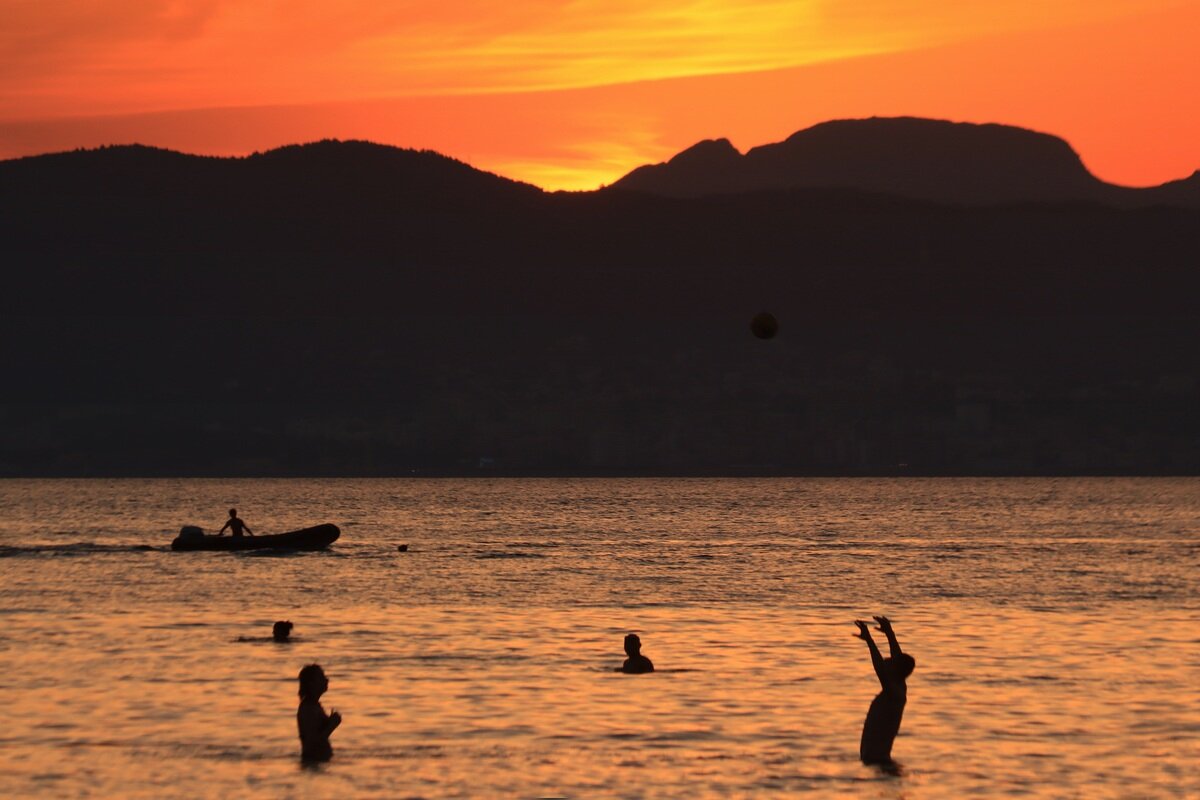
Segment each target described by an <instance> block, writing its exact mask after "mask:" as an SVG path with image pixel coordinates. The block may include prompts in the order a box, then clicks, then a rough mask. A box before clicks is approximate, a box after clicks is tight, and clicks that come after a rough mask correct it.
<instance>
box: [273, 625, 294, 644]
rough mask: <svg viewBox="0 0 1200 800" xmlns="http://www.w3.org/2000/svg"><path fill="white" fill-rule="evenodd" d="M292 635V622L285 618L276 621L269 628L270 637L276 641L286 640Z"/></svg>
mask: <svg viewBox="0 0 1200 800" xmlns="http://www.w3.org/2000/svg"><path fill="white" fill-rule="evenodd" d="M291 635H292V623H290V622H288V621H286V620H280V621H279V622H276V623H275V625H274V626H272V628H271V638H273V639H274V640H275V641H277V642H286V641H287V640H288V637H289V636H291Z"/></svg>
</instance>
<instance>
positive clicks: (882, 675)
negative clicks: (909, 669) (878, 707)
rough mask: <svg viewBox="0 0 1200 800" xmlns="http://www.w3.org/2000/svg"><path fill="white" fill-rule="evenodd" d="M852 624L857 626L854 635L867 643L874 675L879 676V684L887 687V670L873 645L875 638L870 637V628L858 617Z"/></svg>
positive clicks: (877, 649)
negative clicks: (856, 631)
mask: <svg viewBox="0 0 1200 800" xmlns="http://www.w3.org/2000/svg"><path fill="white" fill-rule="evenodd" d="M854 624H855V625H857V626H858V633H856V634H854V635H855V636H857V637H858V638H860V639H862V640H863V641H864V642H866V643H867V649H869V650H870V651H871V666H873V667H875V676H876V677H877V678H879V683H880V685H881V686H883V688H884V689H887V688H888V681H887V671H886V670H885V669H884V668H883V656H882V655H881V654H880V652H879V648H878V647H876V646H875V640H874V639H873V638H871V629H870V628H868V627H867V623H865V622H863V621H862V620H860V619H856V620H854Z"/></svg>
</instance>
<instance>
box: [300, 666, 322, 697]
mask: <svg viewBox="0 0 1200 800" xmlns="http://www.w3.org/2000/svg"><path fill="white" fill-rule="evenodd" d="M328 688H329V679H328V678H326V677H325V670H323V669H321V665H320V664H309V665H308V666H306V667H304V668H303V669H301V670H300V698H301V699H302V700H316V699H317V698H318V697H320V696H321V695H323V694H325V690H326V689H328Z"/></svg>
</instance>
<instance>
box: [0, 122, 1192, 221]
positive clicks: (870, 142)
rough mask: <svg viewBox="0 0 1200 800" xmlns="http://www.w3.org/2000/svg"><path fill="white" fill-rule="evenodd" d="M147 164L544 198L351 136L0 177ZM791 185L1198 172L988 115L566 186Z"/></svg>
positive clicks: (3, 171) (1097, 185)
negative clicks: (1148, 162) (1111, 153)
mask: <svg viewBox="0 0 1200 800" xmlns="http://www.w3.org/2000/svg"><path fill="white" fill-rule="evenodd" d="M152 162H153V163H154V164H156V165H158V166H160V167H162V168H163V169H166V170H176V171H177V172H178V173H179V174H180V175H181V176H186V175H188V174H190V173H192V172H195V170H196V168H198V167H199V166H200V165H210V166H211V165H214V164H219V165H221V166H220V167H218V169H221V168H228V169H238V168H242V169H244V170H248V171H250V172H255V171H257V172H258V173H259V174H260V175H261V176H262V177H263V178H264V179H270V180H275V181H279V180H280V179H281V177H284V176H281V175H280V174H279V173H280V171H285V169H284V168H285V167H291V168H293V170H300V169H303V170H304V171H307V173H308V175H309V177H313V178H320V179H322V180H324V181H327V182H344V181H345V180H346V179H347V178H348V177H351V176H350V175H348V174H347V170H350V171H351V172H353V173H354V174H353V177H355V178H356V179H357V180H358V181H360V182H362V183H364V184H366V185H369V186H373V187H375V188H376V189H377V190H378V191H386V189H387V183H388V182H389V181H400V182H401V184H402V185H403V186H407V187H409V188H410V189H413V190H415V189H418V188H420V189H423V190H424V191H427V192H431V193H433V194H434V195H437V196H448V195H451V194H454V193H459V192H461V193H465V194H467V195H472V194H475V193H476V192H479V191H482V192H484V193H485V194H486V195H489V196H493V195H496V194H499V195H503V194H509V193H511V194H512V196H514V197H516V196H523V197H524V198H526V199H528V198H530V197H535V196H538V195H549V194H556V192H548V191H546V190H543V189H541V188H539V187H537V186H534V185H532V184H529V183H526V182H523V181H518V180H514V179H511V178H507V177H504V176H502V175H498V174H496V173H493V172H489V171H487V170H481V169H479V168H477V167H474V166H472V165H470V164H468V163H466V162H463V161H461V160H459V159H455V158H453V157H450V156H446V155H443V154H441V153H438V152H436V151H433V150H417V149H410V148H402V147H395V146H392V145H384V144H378V143H374V142H368V141H362V140H353V139H351V140H337V139H323V140H319V141H315V142H309V143H304V144H291V145H284V146H282V147H278V148H273V149H270V150H266V151H262V152H255V153H252V154H249V155H244V156H203V155H193V154H188V153H182V152H179V151H175V150H169V149H165V148H157V147H151V146H147V145H140V144H129V145H107V146H104V147H101V148H95V149H79V150H72V151H64V152H60V153H46V154H41V155H35V156H23V157H21V158H16V159H8V160H4V161H0V177H5V176H7V177H10V178H14V177H17V176H19V175H21V174H27V173H29V172H30V171H36V172H39V173H40V174H39V175H38V178H39V180H54V174H55V173H58V174H62V175H65V174H66V173H70V172H72V171H82V172H83V173H85V175H84V176H83V177H94V178H101V179H102V178H115V177H116V176H117V175H118V174H120V171H121V170H122V169H123V168H124V169H136V168H142V169H145V168H146V167H147V166H149V165H150V164H151V163H152ZM47 173H49V175H48V174H47ZM301 174H302V173H301V172H299V171H298V172H297V175H298V176H299V175H301ZM76 177H80V176H79V175H77V176H76ZM295 180H296V181H297V182H299V183H303V182H304V181H303V179H302V178H300V177H295ZM791 189H805V190H807V189H842V190H851V191H857V192H863V193H866V194H873V195H880V194H882V195H894V196H897V197H903V198H908V199H913V200H926V201H933V202H939V203H947V204H952V205H954V204H966V205H1003V204H1010V203H1025V202H1033V203H1061V202H1084V203H1101V204H1104V205H1112V206H1121V207H1131V206H1148V205H1169V206H1180V207H1186V208H1200V169H1198V170H1196V171H1194V172H1193V173H1192V175H1190V176H1187V177H1183V178H1179V179H1177V180H1173V181H1167V182H1166V183H1163V184H1161V185H1158V186H1151V187H1143V188H1134V187H1126V186H1119V185H1116V184H1110V183H1106V182H1104V181H1102V180H1100V179H1099V178H1097V177H1095V176H1094V175H1093V174H1092V173H1091V172H1090V171H1089V170H1088V169H1087V167H1086V166H1085V165H1084V163H1083V161H1082V159H1081V158H1080V156H1079V155H1078V154H1077V153H1076V152H1075V151H1074V150H1073V149H1072V147H1071V146H1070V144H1069V143H1068V142H1066V141H1065V140H1063V139H1061V138H1060V137H1057V136H1053V135H1051V134H1045V133H1039V132H1036V131H1032V130H1028V129H1025V128H1020V127H1016V126H1010V125H1003V124H998V123H986V124H975V123H964V122H950V121H945V120H931V119H923V118H918V117H872V118H869V119H846V120H830V121H827V122H822V123H819V124H817V125H814V126H812V127H809V128H805V129H802V130H799V131H796V132H795V133H792V134H791V135H790V136H788V137H787V138H786V139H784V140H783V141H780V142H772V143H767V144H762V145H757V146H755V147H752V148H750V149H748V150H747V151H746V152H745V153H742V152H740V151H739V150H737V148H736V147H734V145H733V144H732V143H731V142H730V141H729V140H728V139H726V138H715V139H705V140H702V141H700V142H697V143H696V144H694V145H692V146H690V147H688V148H685V149H684V150H682V151H680V152H679V153H676V154H675V155H674V156H672V157H671V158H670V159H668V160H667V161H665V162H661V163H659V164H646V165H642V166H640V167H637V168H635V169H633V170H632V171H630V172H629V173H628V174H626V175H624V176H623V177H621V178H620V179H618V180H616V181H614V182H613V183H612V184H609V185H608V186H604V187H601V188H599V189H596V190H593V191H592V192H569V193H568V194H576V195H588V194H594V193H611V192H620V191H635V192H641V193H644V194H649V195H655V196H661V197H670V198H699V197H710V196H717V195H726V194H746V193H755V192H762V191H778V190H791Z"/></svg>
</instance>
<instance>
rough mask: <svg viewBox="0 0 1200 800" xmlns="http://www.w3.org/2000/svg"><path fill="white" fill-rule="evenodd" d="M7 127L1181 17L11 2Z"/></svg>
mask: <svg viewBox="0 0 1200 800" xmlns="http://www.w3.org/2000/svg"><path fill="white" fill-rule="evenodd" d="M0 4H3V6H4V11H5V12H6V13H5V15H4V17H3V21H2V22H0V118H5V119H10V120H11V119H21V118H25V119H29V118H36V117H59V116H68V115H78V114H104V113H132V112H137V111H152V110H164V109H178V108H199V107H219V106H242V105H265V104H282V103H310V102H330V101H339V100H353V99H365V98H381V97H409V96H418V95H426V96H428V95H456V94H478V93H500V92H505V93H511V92H520V91H543V90H547V89H565V88H580V87H588V86H600V85H609V84H616V83H629V82H637V81H647V80H661V79H667V78H679V77H687V76H694V75H718V74H731V73H742V72H752V71H761V70H774V69H782V68H788V67H795V66H801V65H806V64H814V63H821V62H827V61H832V60H838V59H845V58H849V57H854V56H862V55H868V54H879V53H887V52H900V51H906V50H915V49H920V48H923V47H933V46H938V45H942V44H946V43H952V42H955V41H960V40H962V39H964V38H970V37H974V36H981V35H985V34H995V33H998V32H1004V31H1013V30H1026V29H1034V28H1045V27H1054V26H1059V25H1071V24H1077V23H1081V22H1087V21H1093V20H1097V19H1107V18H1111V17H1113V16H1117V15H1122V14H1134V13H1141V12H1145V11H1146V10H1147V9H1151V8H1157V7H1169V6H1178V5H1182V4H1185V3H1184V0H1059V2H1055V3H1046V2H1043V0H973V2H970V3H958V4H947V3H944V2H942V0H888V1H887V2H884V0H854V2H848V1H847V0H509V2H506V3H495V2H492V0H456V1H455V2H445V0H340V1H338V2H334V1H333V0H291V1H290V2H285V0H108V1H107V2H104V1H103V0H54V2H46V0H0Z"/></svg>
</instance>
